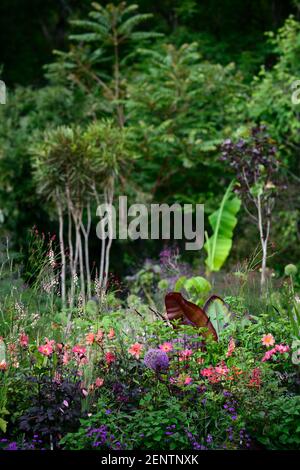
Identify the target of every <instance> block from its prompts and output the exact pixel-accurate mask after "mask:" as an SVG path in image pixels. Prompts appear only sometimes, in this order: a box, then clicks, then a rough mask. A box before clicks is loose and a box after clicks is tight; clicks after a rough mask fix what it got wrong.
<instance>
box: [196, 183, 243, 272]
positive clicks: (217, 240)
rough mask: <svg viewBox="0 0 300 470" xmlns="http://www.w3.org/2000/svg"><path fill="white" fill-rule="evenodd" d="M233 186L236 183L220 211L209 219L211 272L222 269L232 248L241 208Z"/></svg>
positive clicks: (227, 193) (206, 261) (225, 198)
mask: <svg viewBox="0 0 300 470" xmlns="http://www.w3.org/2000/svg"><path fill="white" fill-rule="evenodd" d="M233 185H234V181H232V182H231V183H230V185H229V186H228V188H227V190H226V192H225V194H224V197H223V199H222V202H221V205H220V207H219V209H217V210H216V211H215V212H213V213H212V214H211V215H210V216H209V218H208V220H209V223H210V225H211V228H212V230H213V234H212V235H211V237H208V234H207V232H205V239H206V243H205V245H204V248H205V250H206V252H207V258H206V260H205V264H206V266H207V270H208V271H209V272H212V271H219V270H220V269H221V267H222V266H223V264H224V263H225V261H226V259H227V257H228V255H229V253H230V250H231V247H232V237H233V231H234V228H235V226H236V224H237V217H236V215H237V213H238V212H239V210H240V207H241V201H240V199H239V198H238V197H237V196H235V195H233V193H232V188H233Z"/></svg>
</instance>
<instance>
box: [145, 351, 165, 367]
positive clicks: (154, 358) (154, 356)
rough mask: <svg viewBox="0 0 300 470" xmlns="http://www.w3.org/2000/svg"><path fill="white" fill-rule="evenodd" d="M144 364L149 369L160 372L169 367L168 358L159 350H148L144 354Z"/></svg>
mask: <svg viewBox="0 0 300 470" xmlns="http://www.w3.org/2000/svg"><path fill="white" fill-rule="evenodd" d="M144 364H145V365H146V366H147V367H149V369H152V370H155V371H161V370H164V369H167V368H168V367H169V358H168V355H167V354H166V353H165V351H162V350H161V349H149V351H147V352H146V354H145V357H144Z"/></svg>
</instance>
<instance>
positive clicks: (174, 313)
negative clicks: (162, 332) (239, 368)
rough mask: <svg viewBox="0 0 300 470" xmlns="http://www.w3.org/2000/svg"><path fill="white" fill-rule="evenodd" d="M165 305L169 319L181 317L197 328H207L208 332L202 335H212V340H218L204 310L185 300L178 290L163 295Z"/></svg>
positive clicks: (186, 322)
mask: <svg viewBox="0 0 300 470" xmlns="http://www.w3.org/2000/svg"><path fill="white" fill-rule="evenodd" d="M165 305H166V310H167V315H168V319H169V320H176V319H179V318H181V319H182V320H183V322H184V323H185V324H191V323H192V324H194V325H195V326H197V327H199V328H203V327H205V328H207V329H208V332H205V333H204V336H205V337H207V336H208V335H212V336H213V338H214V340H215V341H217V340H218V335H217V333H216V330H215V329H214V327H213V324H212V323H211V321H210V319H209V317H208V316H207V314H206V313H205V311H204V310H203V309H202V308H200V307H198V305H195V304H193V303H192V302H189V301H188V300H186V299H185V298H184V297H183V296H182V295H181V294H180V293H178V292H170V293H169V294H167V295H166V297H165Z"/></svg>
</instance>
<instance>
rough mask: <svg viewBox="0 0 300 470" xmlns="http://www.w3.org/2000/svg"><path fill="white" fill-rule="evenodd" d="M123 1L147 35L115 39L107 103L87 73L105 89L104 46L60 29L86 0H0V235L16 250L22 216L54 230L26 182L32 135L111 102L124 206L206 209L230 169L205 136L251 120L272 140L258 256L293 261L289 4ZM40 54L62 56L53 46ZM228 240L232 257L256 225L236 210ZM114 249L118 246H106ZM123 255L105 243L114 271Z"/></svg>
mask: <svg viewBox="0 0 300 470" xmlns="http://www.w3.org/2000/svg"><path fill="white" fill-rule="evenodd" d="M108 3H109V2H104V1H102V2H101V5H103V6H105V5H107V4H108ZM113 3H114V4H117V2H113ZM134 3H137V4H138V6H139V10H138V11H139V13H141V14H152V17H146V18H144V19H145V21H143V22H141V24H139V25H138V31H139V32H142V33H143V34H144V35H145V33H151V34H152V38H151V39H148V40H146V38H145V37H144V38H142V36H141V35H140V36H139V38H140V39H139V40H136V39H135V40H128V41H126V43H125V44H124V45H121V47H120V96H119V98H118V100H119V101H118V100H116V99H115V98H116V97H115V98H114V100H110V99H108V97H107V94H106V93H105V92H103V89H101V87H99V86H98V83H97V81H95V80H94V76H95V75H97V77H98V78H99V77H100V78H101V80H103V82H104V83H105V86H108V87H111V88H110V89H112V87H113V83H114V79H115V76H114V66H113V61H112V49H113V48H112V47H111V46H110V45H109V44H106V43H103V44H102V43H101V41H98V42H96V41H94V42H93V41H92V42H89V41H85V40H84V41H81V40H80V41H76V38H74V37H73V38H71V40H70V35H72V34H73V35H74V34H75V35H76V34H81V33H90V31H88V30H87V29H86V28H82V27H81V28H80V27H78V25H77V27H76V25H74V24H72V25H71V24H70V21H72V20H84V19H87V18H88V16H87V15H88V13H89V11H90V10H91V5H90V1H89V0H84V1H80V2H77V1H75V0H59V1H56V2H53V1H50V0H31V1H25V0H2V1H1V5H0V41H1V44H2V47H1V50H0V77H1V79H2V80H4V81H5V82H6V84H7V86H8V104H7V105H6V106H1V107H0V120H1V127H0V209H1V210H2V212H3V214H4V220H5V222H4V224H2V226H0V229H1V231H3V230H4V233H13V234H14V241H15V243H16V244H17V246H18V248H20V246H23V245H24V239H25V237H26V233H27V231H28V228H30V227H32V226H33V224H37V225H38V226H39V227H40V228H41V229H42V230H45V231H48V230H49V231H51V232H53V231H56V230H57V227H56V221H55V216H54V215H53V211H52V208H51V205H50V206H47V205H46V204H45V201H44V200H43V199H41V196H39V195H37V192H36V185H35V183H34V180H33V177H32V164H31V161H32V160H31V159H32V145H33V144H35V142H36V141H38V140H40V139H41V138H42V135H43V133H44V131H45V130H49V129H53V128H55V127H56V126H59V125H71V126H74V125H81V126H83V127H85V126H87V125H88V124H89V123H90V122H91V121H93V120H95V119H101V118H113V119H115V120H116V121H117V120H118V117H117V115H118V113H116V109H117V108H118V106H120V103H121V105H122V107H123V110H124V116H125V118H124V119H125V127H127V128H128V129H129V135H130V139H131V146H132V148H133V149H134V152H133V153H134V154H135V157H137V158H135V161H134V168H133V170H132V172H131V178H130V181H126V180H124V181H122V185H120V186H118V187H117V189H116V192H117V194H118V193H122V194H124V192H126V193H127V194H128V195H129V196H131V197H132V200H134V199H139V201H138V202H143V201H144V200H147V201H154V202H169V203H173V202H181V203H184V202H193V203H200V202H201V203H203V202H204V203H205V205H206V213H207V216H208V215H209V214H210V213H212V212H213V211H214V210H215V209H216V208H217V207H218V204H219V203H220V200H221V198H222V195H223V194H224V192H225V188H226V187H227V186H228V184H229V182H230V180H231V179H232V174H231V173H230V171H229V169H228V168H225V167H224V165H223V163H221V162H220V159H219V157H220V151H219V145H220V144H221V142H222V141H223V140H224V139H226V138H238V137H240V136H241V135H243V134H244V133H245V132H246V130H247V129H249V127H251V126H253V125H256V124H259V123H261V122H263V123H265V124H266V126H267V129H268V132H269V133H270V135H271V137H272V138H273V139H274V140H275V141H276V143H277V145H278V157H279V159H280V161H281V174H280V178H281V181H282V182H283V184H282V188H284V189H282V191H281V194H280V196H279V198H278V200H277V209H276V213H275V217H274V221H273V230H272V237H271V238H272V240H271V241H272V242H273V243H274V246H276V250H277V251H278V253H277V256H276V257H274V259H272V262H273V265H274V266H276V265H277V266H279V265H280V262H281V261H284V263H285V262H286V261H289V262H295V261H294V258H295V257H297V256H298V255H299V248H298V246H299V240H300V232H299V224H298V220H299V212H300V201H299V196H298V192H299V191H297V187H298V186H299V158H298V155H299V145H300V139H299V135H300V133H299V122H300V121H299V106H294V105H292V103H291V89H290V86H291V83H292V82H293V81H294V80H297V79H299V77H300V66H299V49H300V23H299V22H298V20H299V16H300V3H299V2H298V1H295V0H294V1H284V2H283V1H279V0H257V1H251V0H228V1H227V0H226V1H225V0H224V1H222V2H220V1H218V0H205V1H195V0H183V1H177V0H173V1H172V0H161V1H159V2H153V1H149V0H142V1H136V2H131V1H129V2H128V4H129V5H132V4H134ZM290 15H293V18H290ZM81 26H82V25H81ZM266 32H269V33H268V34H267V35H266ZM157 33H159V34H157ZM77 39H78V38H77ZM53 50H59V51H64V52H63V53H60V55H57V54H55V55H53ZM64 54H65V55H64ZM77 59H80V61H81V63H84V64H85V65H86V64H89V65H88V68H84V67H83V68H80V67H79V68H78V67H77V66H78V63H77V65H76V66H75V68H74V63H76V60H77ZM46 64H51V65H50V66H49V65H48V66H46V67H45V65H46ZM72 74H73V75H72ZM93 74H94V75H93ZM70 76H71V78H70ZM117 111H118V110H117ZM124 188H125V189H124ZM137 193H138V197H137V196H136V194H137ZM235 237H236V242H235V243H234V249H233V251H232V255H231V261H232V262H235V261H236V260H238V259H240V258H241V257H244V256H247V255H249V251H251V250H254V249H255V247H256V246H257V238H256V229H255V227H254V226H253V225H251V224H249V220H248V219H247V215H246V214H245V213H244V212H241V215H240V220H239V225H238V228H237V231H236V234H235ZM245 240H246V242H245ZM92 243H94V242H93V241H92ZM95 246H96V243H95ZM135 246H136V245H135ZM250 249H251V250H250ZM125 251H126V256H125V255H124V256H119V253H123V254H124V252H125ZM153 252H154V253H155V252H157V247H156V245H155V244H154V243H148V244H147V245H146V249H145V255H146V254H149V255H150V254H153ZM136 254H137V250H136V249H135V247H132V246H131V245H130V246H126V250H125V249H124V247H122V246H120V245H119V244H118V243H115V249H114V252H113V254H112V257H113V258H112V259H113V264H114V263H115V262H116V263H117V264H118V263H119V268H120V269H121V270H123V269H124V267H126V266H127V265H128V264H130V263H131V262H133V260H134V258H137V256H136ZM197 256H198V254H197ZM95 257H96V255H95ZM114 257H115V258H116V259H115V261H114ZM287 257H288V260H287ZM121 259H122V261H123V264H122V265H121V264H120V260H121ZM124 263H125V266H124Z"/></svg>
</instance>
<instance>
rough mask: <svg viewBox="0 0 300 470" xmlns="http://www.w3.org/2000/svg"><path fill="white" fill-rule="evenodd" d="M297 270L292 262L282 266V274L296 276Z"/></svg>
mask: <svg viewBox="0 0 300 470" xmlns="http://www.w3.org/2000/svg"><path fill="white" fill-rule="evenodd" d="M297 272H298V269H297V266H295V265H294V264H287V265H286V267H285V268H284V274H285V275H286V276H296V274H297Z"/></svg>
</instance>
